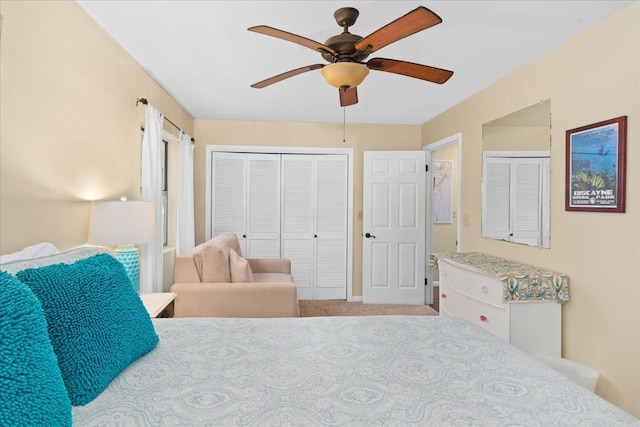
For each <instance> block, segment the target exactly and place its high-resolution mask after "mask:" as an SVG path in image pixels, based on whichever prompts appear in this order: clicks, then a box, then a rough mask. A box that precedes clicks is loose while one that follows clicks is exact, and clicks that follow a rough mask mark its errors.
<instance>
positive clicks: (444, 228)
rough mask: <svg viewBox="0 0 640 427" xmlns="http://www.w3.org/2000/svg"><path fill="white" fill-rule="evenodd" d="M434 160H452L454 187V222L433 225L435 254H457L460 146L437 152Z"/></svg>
mask: <svg viewBox="0 0 640 427" xmlns="http://www.w3.org/2000/svg"><path fill="white" fill-rule="evenodd" d="M433 159H434V160H451V162H452V163H451V164H452V171H451V174H452V180H451V183H452V186H453V192H452V194H451V197H452V202H451V207H452V210H453V212H452V214H453V220H452V222H451V223H439V224H433V248H432V251H433V252H455V251H456V240H457V239H458V231H457V228H458V224H457V222H458V191H457V190H458V146H457V145H449V146H447V147H444V148H441V149H439V150H437V151H435V153H434V156H433Z"/></svg>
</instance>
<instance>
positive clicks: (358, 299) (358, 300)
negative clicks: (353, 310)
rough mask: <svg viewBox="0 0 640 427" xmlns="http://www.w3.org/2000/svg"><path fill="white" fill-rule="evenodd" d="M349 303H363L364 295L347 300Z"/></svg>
mask: <svg viewBox="0 0 640 427" xmlns="http://www.w3.org/2000/svg"><path fill="white" fill-rule="evenodd" d="M347 301H349V302H362V295H356V296H351V297H350V298H347Z"/></svg>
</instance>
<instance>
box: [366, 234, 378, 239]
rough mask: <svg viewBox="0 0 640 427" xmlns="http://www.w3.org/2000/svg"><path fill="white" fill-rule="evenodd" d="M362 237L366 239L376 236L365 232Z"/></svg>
mask: <svg viewBox="0 0 640 427" xmlns="http://www.w3.org/2000/svg"><path fill="white" fill-rule="evenodd" d="M364 237H366V238H367V239H368V238H373V239H375V238H376V236H374V235H373V234H371V233H367V234H365V235H364Z"/></svg>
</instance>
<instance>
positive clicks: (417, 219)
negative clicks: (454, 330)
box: [362, 151, 426, 304]
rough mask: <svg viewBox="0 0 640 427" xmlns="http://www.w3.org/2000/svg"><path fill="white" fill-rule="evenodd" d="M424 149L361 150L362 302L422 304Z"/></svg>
mask: <svg viewBox="0 0 640 427" xmlns="http://www.w3.org/2000/svg"><path fill="white" fill-rule="evenodd" d="M425 185H426V160H425V153H424V151H365V152H364V184H363V217H362V232H363V236H362V252H363V253H362V276H363V277H362V282H363V283H362V299H363V302H364V303H391V304H424V301H425V294H424V293H425V262H426V258H425V256H426V255H425V229H426V225H425Z"/></svg>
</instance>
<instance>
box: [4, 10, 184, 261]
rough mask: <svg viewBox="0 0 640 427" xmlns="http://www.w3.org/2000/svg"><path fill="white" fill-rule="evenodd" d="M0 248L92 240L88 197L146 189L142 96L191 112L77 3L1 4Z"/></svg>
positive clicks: (176, 115) (177, 116)
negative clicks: (142, 160)
mask: <svg viewBox="0 0 640 427" xmlns="http://www.w3.org/2000/svg"><path fill="white" fill-rule="evenodd" d="M0 14H1V15H2V18H3V21H2V34H1V36H0V43H1V46H0V59H1V61H0V94H1V101H0V102H1V104H0V162H1V163H0V173H1V176H0V236H1V239H0V253H3V254H4V253H9V252H13V251H16V250H19V249H21V248H23V247H25V246H27V245H30V244H34V243H37V242H42V241H50V242H52V243H54V244H55V245H56V246H57V247H58V248H59V249H69V248H72V247H75V246H79V245H82V244H85V243H86V239H87V226H88V218H89V206H90V203H89V202H88V201H89V200H96V199H111V200H115V199H118V198H119V197H120V195H126V196H127V197H128V198H129V199H131V200H135V199H138V197H139V186H140V180H139V176H140V172H139V170H140V160H139V159H140V141H141V132H140V126H141V124H143V123H144V114H145V107H144V106H143V105H142V104H140V105H139V106H137V107H136V102H135V101H136V98H140V97H144V98H147V99H148V100H149V102H150V103H151V104H153V105H154V106H155V107H156V108H158V109H159V110H160V111H162V112H163V113H164V114H165V115H166V116H167V117H169V118H170V119H171V120H172V121H173V122H175V123H176V124H178V125H179V126H182V127H184V128H185V130H186V131H187V132H189V133H191V134H192V133H193V119H192V118H191V117H190V116H189V114H188V113H187V112H186V111H185V110H184V109H183V108H182V107H181V106H180V105H179V104H178V103H177V102H176V101H175V100H174V99H172V98H171V97H170V96H169V95H168V94H167V93H166V92H165V91H164V90H162V89H161V88H160V86H159V85H158V84H157V83H156V82H155V81H154V80H153V79H152V78H151V77H150V76H149V75H148V74H147V73H146V72H145V71H144V70H143V69H142V68H141V67H140V65H138V64H137V63H136V62H135V61H134V60H133V59H132V58H131V57H130V56H129V55H128V54H127V53H126V52H125V51H124V50H123V49H122V48H121V47H120V46H119V45H118V44H117V43H116V42H115V41H114V40H113V39H111V38H110V37H109V36H108V35H107V34H106V33H105V32H104V31H103V30H102V29H101V28H100V27H98V26H97V25H96V23H95V22H94V21H93V19H92V18H90V17H89V16H88V15H87V14H86V13H85V12H84V10H82V9H81V8H80V7H79V6H78V5H77V4H76V3H75V2H73V1H64V2H52V1H22V2H20V1H2V2H0Z"/></svg>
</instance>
